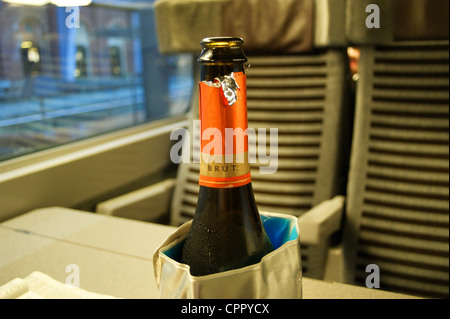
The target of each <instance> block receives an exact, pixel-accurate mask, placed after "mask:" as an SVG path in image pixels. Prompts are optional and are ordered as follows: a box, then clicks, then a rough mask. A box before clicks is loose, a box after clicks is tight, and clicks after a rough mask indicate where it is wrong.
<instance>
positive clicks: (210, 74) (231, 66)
mask: <svg viewBox="0 0 450 319" xmlns="http://www.w3.org/2000/svg"><path fill="white" fill-rule="evenodd" d="M232 72H244V64H243V63H202V64H201V65H200V81H214V79H216V78H219V77H221V76H224V75H228V74H231V73H232Z"/></svg>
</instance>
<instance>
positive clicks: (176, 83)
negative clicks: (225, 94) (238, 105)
mask: <svg viewBox="0 0 450 319" xmlns="http://www.w3.org/2000/svg"><path fill="white" fill-rule="evenodd" d="M13 2H15V1H1V0H0V161H3V160H6V159H10V158H13V157H17V156H20V155H23V154H28V153H32V152H35V151H38V150H43V149H47V148H50V147H53V146H58V145H62V144H67V143H70V142H73V141H77V140H80V139H84V138H88V137H92V136H97V135H99V134H104V133H107V132H112V131H115V130H119V129H123V128H127V127H131V126H135V125H139V124H142V123H147V122H150V121H154V120H157V119H161V118H165V117H169V116H172V115H177V114H182V113H185V112H186V111H187V110H188V106H189V101H190V96H191V93H192V89H193V75H192V70H193V65H192V64H193V62H192V57H191V56H190V55H173V56H161V55H160V54H159V53H158V49H157V40H156V32H155V27H154V23H153V19H154V18H153V9H152V7H151V5H152V2H153V1H148V2H146V6H142V2H139V3H140V6H137V5H136V6H134V7H133V5H132V4H133V3H137V2H135V1H118V0H115V1H112V2H111V3H113V4H117V5H111V3H107V1H99V2H97V1H92V2H91V3H90V4H89V5H87V6H79V7H59V6H56V5H54V4H53V3H55V1H41V2H42V4H41V5H25V4H20V3H26V2H23V1H22V2H21V1H17V2H16V3H13ZM31 2H32V1H31ZM28 3H30V1H28ZM37 3H38V2H35V3H34V4H37Z"/></svg>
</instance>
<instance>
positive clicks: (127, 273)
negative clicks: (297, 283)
mask: <svg viewBox="0 0 450 319" xmlns="http://www.w3.org/2000/svg"><path fill="white" fill-rule="evenodd" d="M174 231H175V227H171V226H166V225H159V224H153V223H146V222H141V221H136V220H131V219H125V218H119V217H112V216H106V215H99V214H95V213H88V212H82V211H77V210H72V209H67V208H62V207H50V208H43V209H39V210H35V211H32V212H29V213H27V214H24V215H21V216H18V217H15V218H12V219H10V220H7V221H5V222H3V223H1V224H0V286H1V285H3V284H5V283H7V282H9V281H11V280H12V279H14V278H16V277H21V278H23V277H26V276H27V275H28V274H30V273H31V272H33V271H40V272H43V273H45V274H47V275H49V276H51V277H53V278H54V279H56V280H59V281H61V282H63V283H64V282H66V278H67V277H68V276H69V274H70V273H69V272H66V267H67V266H68V265H71V264H75V265H77V266H78V267H79V270H80V287H81V288H83V289H86V290H89V291H93V292H97V293H101V294H107V295H112V296H116V297H122V298H157V296H158V291H157V286H156V283H155V279H154V273H153V261H152V259H153V252H154V250H155V249H156V248H157V247H158V246H159V245H160V244H161V243H162V242H163V241H164V239H166V238H167V236H169V235H170V234H171V233H172V232H174ZM303 298H305V299H336V298H337V299H348V298H350V299H368V298H375V299H385V298H389V299H394V298H400V299H405V298H414V297H413V296H408V295H403V294H397V293H391V292H387V291H382V290H379V289H368V288H364V287H357V286H352V285H346V284H341V283H330V282H325V281H321V280H314V279H310V278H303Z"/></svg>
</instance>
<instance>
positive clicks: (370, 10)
mask: <svg viewBox="0 0 450 319" xmlns="http://www.w3.org/2000/svg"><path fill="white" fill-rule="evenodd" d="M448 15H449V1H440V0H439V1H436V0H358V1H353V0H350V1H349V0H347V1H346V10H345V19H346V23H345V33H346V36H347V38H348V39H349V41H350V42H351V43H355V44H378V43H387V42H391V41H406V40H411V41H413V40H417V41H418V40H448V38H449V31H448V28H449V22H448ZM367 20H369V21H367ZM378 22H379V24H378ZM377 24H378V27H376V25H377Z"/></svg>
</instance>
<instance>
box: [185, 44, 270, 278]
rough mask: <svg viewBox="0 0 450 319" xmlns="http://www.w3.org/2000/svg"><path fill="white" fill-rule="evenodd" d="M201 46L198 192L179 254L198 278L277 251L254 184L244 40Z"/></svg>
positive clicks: (240, 265) (244, 264) (241, 264)
mask: <svg viewBox="0 0 450 319" xmlns="http://www.w3.org/2000/svg"><path fill="white" fill-rule="evenodd" d="M201 44H202V47H203V49H202V52H201V54H200V57H199V58H198V60H197V61H198V63H199V64H200V77H201V81H200V83H199V90H200V91H199V92H200V94H199V95H200V109H199V117H200V132H201V154H200V155H201V163H200V176H199V185H200V186H199V187H200V190H199V196H198V202H197V207H196V211H195V215H194V219H193V221H192V225H191V228H190V230H189V232H188V234H187V237H186V241H185V244H184V246H183V249H182V255H181V262H182V263H184V264H187V265H189V266H190V272H191V274H192V275H194V276H202V275H208V274H213V273H217V272H222V271H226V270H230V269H236V268H240V267H244V266H247V265H250V264H254V263H257V262H259V261H260V260H261V258H262V257H263V256H265V255H266V254H268V253H269V252H271V251H273V246H272V244H271V242H270V240H269V238H268V236H267V234H266V233H265V231H264V228H263V226H262V223H261V218H260V216H259V212H258V209H257V206H256V203H255V199H254V194H253V190H252V184H251V176H250V165H249V162H248V134H247V125H248V124H247V97H246V75H245V69H244V68H245V66H244V64H245V62H247V58H246V56H245V55H244V53H243V50H242V45H243V40H242V39H241V38H232V37H213V38H205V39H203V40H202V41H201Z"/></svg>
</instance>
